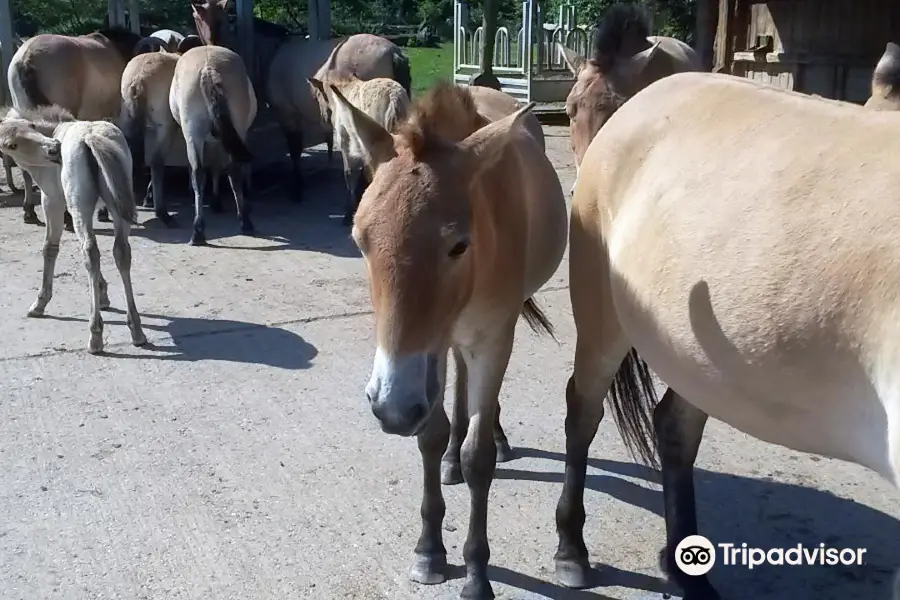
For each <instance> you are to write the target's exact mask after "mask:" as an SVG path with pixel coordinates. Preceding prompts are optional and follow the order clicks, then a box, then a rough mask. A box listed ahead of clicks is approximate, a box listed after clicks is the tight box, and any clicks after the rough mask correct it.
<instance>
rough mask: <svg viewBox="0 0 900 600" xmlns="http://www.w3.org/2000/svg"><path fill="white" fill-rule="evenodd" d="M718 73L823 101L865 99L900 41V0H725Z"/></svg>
mask: <svg viewBox="0 0 900 600" xmlns="http://www.w3.org/2000/svg"><path fill="white" fill-rule="evenodd" d="M718 4H719V6H718V8H719V14H718V22H717V31H716V37H715V50H714V54H715V57H714V63H715V65H716V66H717V67H718V69H717V70H721V71H724V72H730V73H732V74H734V75H738V76H743V77H748V78H750V79H755V80H758V81H762V82H767V83H771V84H774V85H778V86H781V87H785V88H788V89H794V90H797V91H801V92H805V93H810V94H819V95H821V96H825V97H829V98H836V99H840V100H849V101H852V102H865V100H866V99H867V98H868V97H869V81H870V78H871V75H872V70H873V69H874V68H875V64H876V63H877V62H878V59H879V58H880V57H881V54H882V52H884V47H885V44H886V43H887V42H888V41H894V42H898V43H900V0H769V1H768V2H765V1H758V0H757V1H754V0H719V3H718Z"/></svg>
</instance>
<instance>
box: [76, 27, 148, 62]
mask: <svg viewBox="0 0 900 600" xmlns="http://www.w3.org/2000/svg"><path fill="white" fill-rule="evenodd" d="M86 37H92V38H94V39H97V38H98V37H105V38H106V39H108V40H109V41H110V42H112V44H113V46H115V47H116V49H117V50H118V51H119V54H121V55H122V56H123V57H124V58H125V59H126V60H127V59H130V58H132V57H133V56H134V48H135V46H137V44H138V42H140V41H141V40H142V39H143V37H142V36H141V35H140V34H139V33H135V32H133V31H131V30H130V29H126V28H125V27H119V26H115V27H106V28H103V29H98V30H97V31H94V32H92V33H89V34H87V36H86Z"/></svg>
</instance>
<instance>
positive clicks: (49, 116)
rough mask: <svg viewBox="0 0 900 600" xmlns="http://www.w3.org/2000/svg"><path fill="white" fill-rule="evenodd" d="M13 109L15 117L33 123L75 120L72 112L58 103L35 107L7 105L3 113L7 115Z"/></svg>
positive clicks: (55, 122)
mask: <svg viewBox="0 0 900 600" xmlns="http://www.w3.org/2000/svg"><path fill="white" fill-rule="evenodd" d="M11 110H12V111H13V115H14V117H15V118H18V119H24V120H26V121H31V122H32V123H45V124H48V125H54V126H55V125H58V124H59V123H68V122H70V121H74V120H75V117H74V116H73V115H72V113H71V112H69V111H68V110H66V109H65V108H63V107H62V106H58V105H56V104H53V105H50V106H36V107H35V108H11V107H8V106H7V107H4V108H3V109H2V115H3V116H6V115H7V114H8V113H9V112H10V111H11Z"/></svg>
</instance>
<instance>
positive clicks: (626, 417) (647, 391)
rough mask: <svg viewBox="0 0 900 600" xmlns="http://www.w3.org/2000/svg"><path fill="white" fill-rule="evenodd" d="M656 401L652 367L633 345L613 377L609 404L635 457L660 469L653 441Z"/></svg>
mask: <svg viewBox="0 0 900 600" xmlns="http://www.w3.org/2000/svg"><path fill="white" fill-rule="evenodd" d="M657 402H658V400H657V397H656V388H655V387H654V386H653V376H652V375H651V373H650V368H649V367H648V366H647V363H646V362H644V359H642V358H641V357H640V355H638V353H637V351H636V350H635V349H634V348H632V349H631V350H629V351H628V354H627V355H626V356H625V359H624V360H623V361H622V364H621V366H620V367H619V371H618V372H617V373H616V378H615V379H614V380H613V385H612V389H611V390H610V405H611V406H612V410H613V418H614V419H615V421H616V425H617V426H618V428H619V434H620V435H621V436H622V441H624V442H625V445H626V446H627V447H628V450H629V452H631V455H632V457H634V458H635V459H640V460H641V461H643V462H644V463H645V464H647V465H650V466H651V467H653V468H659V461H658V460H657V456H656V451H655V449H654V443H653V442H654V439H655V432H654V428H653V409H654V407H656V404H657Z"/></svg>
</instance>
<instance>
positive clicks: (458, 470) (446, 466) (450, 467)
mask: <svg viewBox="0 0 900 600" xmlns="http://www.w3.org/2000/svg"><path fill="white" fill-rule="evenodd" d="M462 482H463V475H462V467H460V466H459V463H458V462H457V463H452V462H447V461H443V462H441V483H443V484H444V485H458V484H460V483H462Z"/></svg>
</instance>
